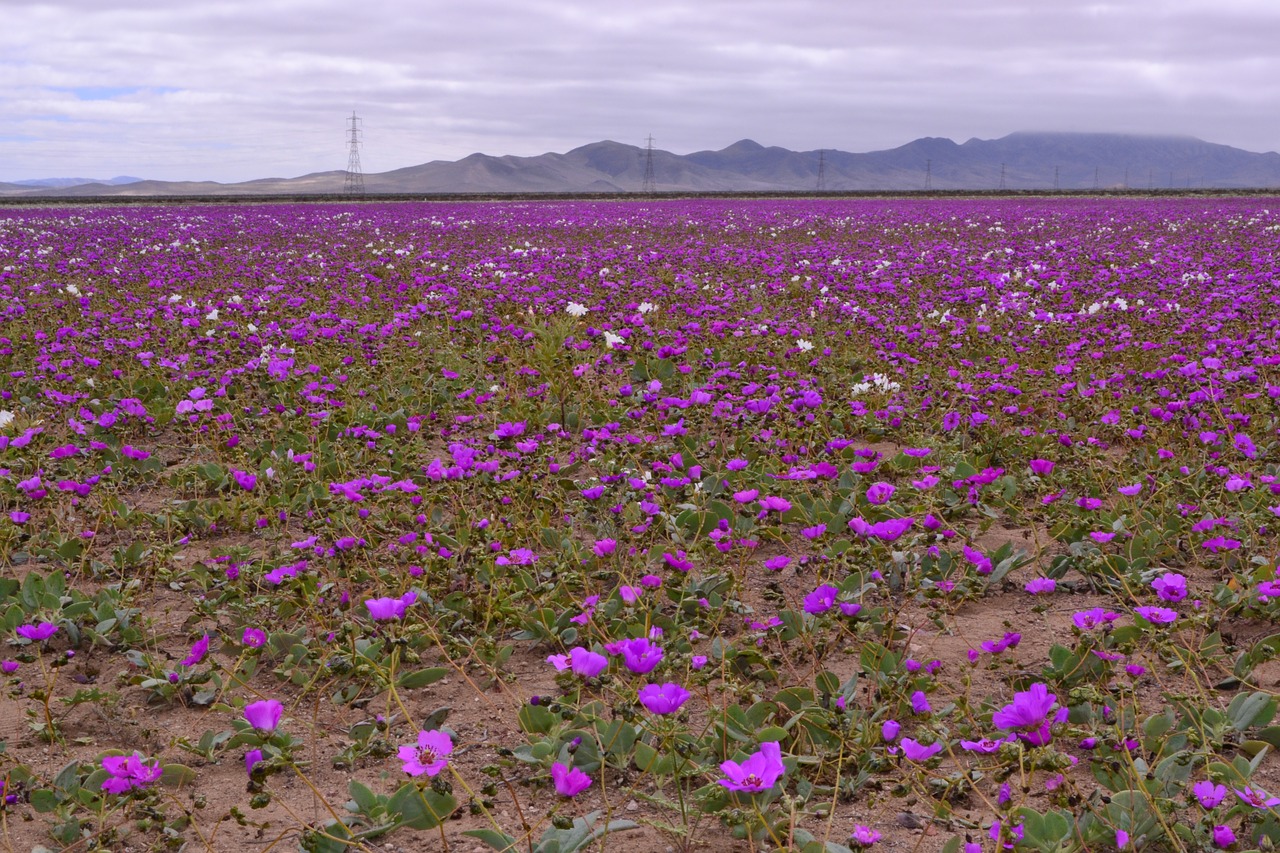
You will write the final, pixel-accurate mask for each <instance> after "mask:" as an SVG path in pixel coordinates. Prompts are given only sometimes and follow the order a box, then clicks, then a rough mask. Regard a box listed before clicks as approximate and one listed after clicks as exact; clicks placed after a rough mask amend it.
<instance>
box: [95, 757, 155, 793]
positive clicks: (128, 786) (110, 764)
mask: <svg viewBox="0 0 1280 853" xmlns="http://www.w3.org/2000/svg"><path fill="white" fill-rule="evenodd" d="M102 769H103V770H105V771H107V773H109V774H110V775H109V776H108V777H107V778H106V779H104V780H102V790H104V791H108V792H110V793H112V794H123V793H125V792H126V791H129V790H132V789H134V788H145V787H147V786H148V785H150V784H151V783H152V782H155V781H156V780H158V779H159V778H160V777H161V776H163V775H164V768H163V767H161V766H160V762H158V761H157V762H155V763H153V764H147V763H146V761H145V760H144V759H143V757H142V753H140V752H135V753H134V754H133V755H129V756H124V755H108V756H107V757H106V758H104V759H102Z"/></svg>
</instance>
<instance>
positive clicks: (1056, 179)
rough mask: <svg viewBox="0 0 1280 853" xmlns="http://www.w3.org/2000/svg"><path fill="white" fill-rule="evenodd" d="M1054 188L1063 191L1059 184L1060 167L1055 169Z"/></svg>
mask: <svg viewBox="0 0 1280 853" xmlns="http://www.w3.org/2000/svg"><path fill="white" fill-rule="evenodd" d="M1053 188H1054V189H1055V190H1057V189H1062V185H1061V184H1059V183H1058V167H1057V166H1054V167H1053Z"/></svg>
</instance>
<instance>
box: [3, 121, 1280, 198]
mask: <svg viewBox="0 0 1280 853" xmlns="http://www.w3.org/2000/svg"><path fill="white" fill-rule="evenodd" d="M649 168H651V169H652V171H651V173H650V174H651V176H652V186H653V189H654V190H655V191H657V192H660V193H661V192H671V193H689V192H693V193H697V192H780V191H781V192H787V191H789V192H797V191H798V192H808V191H814V190H819V189H822V190H827V191H832V192H836V191H890V192H901V191H911V190H924V189H932V190H998V189H1007V190H1047V189H1061V190H1090V189H1138V190H1141V189H1187V188H1194V189H1207V188H1217V189H1255V188H1280V154H1277V153H1275V152H1268V153H1265V154H1260V153H1255V152H1251V151H1245V150H1242V149H1239V148H1232V147H1231V146H1228V145H1218V144H1214V143H1210V142H1205V141H1203V140H1201V139H1196V138H1194V137H1185V136H1140V135H1130V134H1110V133H1033V132H1021V133H1013V134H1010V135H1009V136H1005V137H1002V138H1000V139H970V140H969V141H967V142H964V143H956V142H953V141H952V140H950V139H944V138H937V137H925V138H922V139H917V140H915V141H913V142H909V143H907V144H906V145H902V146H900V147H898V148H892V149H888V150H884V151H870V152H866V153H862V154H855V153H850V152H847V151H839V150H836V149H823V150H820V151H819V150H815V151H790V150H788V149H786V148H779V147H776V146H770V147H766V146H763V145H760V144H758V143H756V142H753V141H751V140H749V139H744V140H741V141H739V142H735V143H734V144H732V145H730V146H729V147H727V148H723V149H721V150H719V151H697V152H694V153H692V154H673V153H671V152H669V151H663V150H660V149H652V150H649V149H645V148H640V147H637V146H634V145H625V144H623V143H620V142H612V141H603V142H593V143H591V144H589V145H583V146H581V147H579V148H574V149H573V150H572V151H568V152H565V153H563V154H557V153H548V154H541V155H538V156H535V157H515V156H510V155H508V156H492V155H489V154H471V155H469V156H467V157H464V158H462V159H461V160H456V161H445V160H435V161H432V162H429V163H423V164H421V165H418V166H409V167H406V168H403V169H394V170H392V171H389V172H378V173H369V174H365V175H364V176H363V179H364V188H365V192H366V194H369V195H377V194H415V195H416V194H467V193H476V194H492V193H602V194H613V193H633V192H639V191H641V190H643V189H644V188H645V183H646V180H645V179H646V172H647V170H648V169H649ZM346 177H347V174H346V172H345V171H342V170H334V171H330V172H316V173H312V174H309V175H302V176H301V177H297V178H263V179H259V180H253V181H245V182H242V183H228V184H223V183H216V182H213V181H153V180H141V179H136V178H123V177H122V178H115V179H112V180H111V181H99V182H84V183H78V184H75V185H72V184H71V183H70V182H71V181H72V180H73V179H44V180H42V181H28V182H22V183H10V184H3V183H0V198H13V197H15V196H17V197H35V198H38V197H51V196H57V197H62V198H77V197H86V198H87V197H94V196H123V197H142V196H255V195H312V194H325V195H332V194H340V193H342V192H343V190H344V184H345V181H346ZM33 184H40V186H33Z"/></svg>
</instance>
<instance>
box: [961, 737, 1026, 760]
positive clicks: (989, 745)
mask: <svg viewBox="0 0 1280 853" xmlns="http://www.w3.org/2000/svg"><path fill="white" fill-rule="evenodd" d="M1015 740H1017V736H1016V735H1009V736H1008V737H1006V738H999V739H994V740H993V739H992V738H983V739H982V740H962V741H960V748H961V749H963V750H964V751H965V752H977V753H979V754H982V755H990V754H991V753H993V752H999V751H1000V747H1001V746H1002V745H1003V744H1006V743H1011V742H1012V741H1015Z"/></svg>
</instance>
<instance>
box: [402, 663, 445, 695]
mask: <svg viewBox="0 0 1280 853" xmlns="http://www.w3.org/2000/svg"><path fill="white" fill-rule="evenodd" d="M448 674H449V670H447V669H445V668H444V667H442V666H433V667H428V668H427V669H419V670H415V671H413V672H406V673H403V674H401V676H400V677H399V678H397V679H396V687H400V688H403V689H404V690H416V689H417V688H419V687H426V686H427V685H428V684H435V683H436V682H437V681H439V680H440V679H442V678H444V677H445V676H446V675H448Z"/></svg>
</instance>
